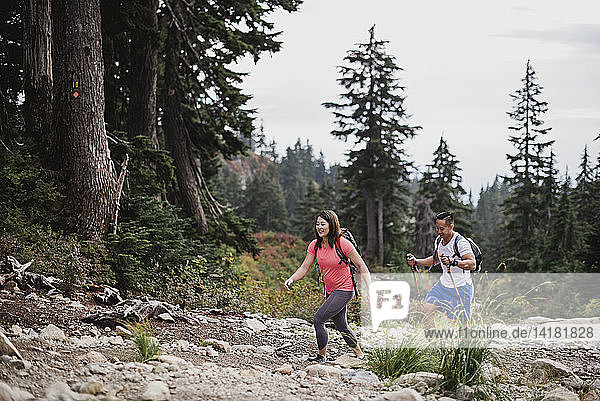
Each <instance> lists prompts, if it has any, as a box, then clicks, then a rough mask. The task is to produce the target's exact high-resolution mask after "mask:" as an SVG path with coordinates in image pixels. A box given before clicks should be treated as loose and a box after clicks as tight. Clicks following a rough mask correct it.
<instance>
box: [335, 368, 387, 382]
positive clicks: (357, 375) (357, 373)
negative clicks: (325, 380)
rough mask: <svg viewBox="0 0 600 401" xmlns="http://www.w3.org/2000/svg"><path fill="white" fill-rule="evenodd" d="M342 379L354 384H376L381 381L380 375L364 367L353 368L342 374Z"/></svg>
mask: <svg viewBox="0 0 600 401" xmlns="http://www.w3.org/2000/svg"><path fill="white" fill-rule="evenodd" d="M342 379H343V380H344V381H348V382H350V383H354V384H367V385H369V384H372V385H375V384H379V383H381V381H380V380H379V377H377V375H376V374H375V373H373V372H370V371H368V370H363V369H358V370H352V371H350V372H349V373H346V374H344V375H342Z"/></svg>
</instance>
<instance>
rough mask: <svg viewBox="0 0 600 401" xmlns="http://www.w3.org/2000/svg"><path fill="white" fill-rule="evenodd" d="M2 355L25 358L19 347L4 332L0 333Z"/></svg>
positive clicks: (0, 351) (0, 353) (0, 352)
mask: <svg viewBox="0 0 600 401" xmlns="http://www.w3.org/2000/svg"><path fill="white" fill-rule="evenodd" d="M0 355H10V356H16V357H17V358H19V359H23V357H22V356H21V354H20V353H19V351H18V350H17V348H15V346H14V345H13V344H12V343H11V342H10V341H9V339H8V338H7V337H6V336H5V335H4V333H0Z"/></svg>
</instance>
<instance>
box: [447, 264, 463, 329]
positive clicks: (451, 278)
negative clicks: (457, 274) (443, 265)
mask: <svg viewBox="0 0 600 401" xmlns="http://www.w3.org/2000/svg"><path fill="white" fill-rule="evenodd" d="M447 269H448V275H449V276H450V280H451V281H452V286H453V287H454V291H456V296H457V297H458V300H459V301H460V306H462V308H463V312H464V313H465V320H466V319H467V308H465V304H464V303H463V300H462V298H461V297H460V294H459V292H458V288H457V287H456V283H455V282H454V277H453V276H452V272H451V271H450V265H448V267H447Z"/></svg>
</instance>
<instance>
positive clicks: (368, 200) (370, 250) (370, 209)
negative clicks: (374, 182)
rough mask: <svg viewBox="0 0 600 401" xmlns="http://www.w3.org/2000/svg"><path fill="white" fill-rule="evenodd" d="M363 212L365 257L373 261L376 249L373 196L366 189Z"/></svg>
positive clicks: (370, 191) (369, 190)
mask: <svg viewBox="0 0 600 401" xmlns="http://www.w3.org/2000/svg"><path fill="white" fill-rule="evenodd" d="M365 212H366V216H365V217H366V220H367V249H366V250H365V256H366V258H367V259H368V260H369V261H370V262H373V261H375V254H376V252H377V251H376V249H377V221H376V219H375V216H376V214H375V195H374V194H373V191H372V190H371V189H370V188H368V189H366V190H365Z"/></svg>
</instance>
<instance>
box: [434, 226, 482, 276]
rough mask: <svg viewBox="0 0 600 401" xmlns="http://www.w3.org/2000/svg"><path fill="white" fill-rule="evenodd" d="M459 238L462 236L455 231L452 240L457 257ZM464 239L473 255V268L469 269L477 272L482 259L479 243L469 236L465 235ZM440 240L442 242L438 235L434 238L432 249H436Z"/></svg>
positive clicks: (458, 254) (479, 269)
mask: <svg viewBox="0 0 600 401" xmlns="http://www.w3.org/2000/svg"><path fill="white" fill-rule="evenodd" d="M461 238H463V236H462V235H460V234H459V233H456V239H455V240H454V254H455V255H456V256H458V257H460V253H459V252H458V241H460V239H461ZM465 239H466V240H467V242H468V243H469V245H470V246H471V252H473V256H475V269H473V270H471V272H473V273H479V272H480V271H481V262H482V261H483V253H482V252H481V249H480V248H479V245H477V244H476V243H475V241H473V239H471V238H470V237H465ZM440 242H442V237H440V236H439V235H438V236H437V237H436V238H435V247H434V251H437V249H438V246H439V245H440Z"/></svg>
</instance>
